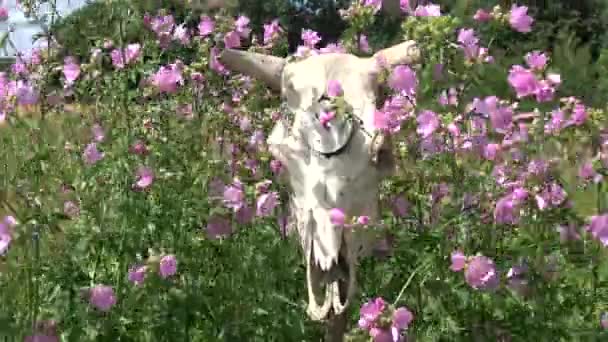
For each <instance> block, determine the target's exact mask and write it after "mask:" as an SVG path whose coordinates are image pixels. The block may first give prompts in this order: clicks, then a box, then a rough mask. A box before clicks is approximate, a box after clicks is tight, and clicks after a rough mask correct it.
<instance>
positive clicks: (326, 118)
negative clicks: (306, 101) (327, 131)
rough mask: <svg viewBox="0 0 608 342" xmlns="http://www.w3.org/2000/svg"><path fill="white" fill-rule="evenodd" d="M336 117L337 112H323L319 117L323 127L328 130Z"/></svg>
mask: <svg viewBox="0 0 608 342" xmlns="http://www.w3.org/2000/svg"><path fill="white" fill-rule="evenodd" d="M335 117H336V112H334V111H329V112H326V111H323V112H321V115H319V121H321V125H323V127H325V128H328V126H329V123H330V121H331V120H333V119H334V118H335Z"/></svg>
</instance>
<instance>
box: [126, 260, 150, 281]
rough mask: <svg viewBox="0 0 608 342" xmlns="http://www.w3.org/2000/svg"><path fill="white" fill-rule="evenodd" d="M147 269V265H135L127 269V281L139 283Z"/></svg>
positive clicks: (144, 276)
mask: <svg viewBox="0 0 608 342" xmlns="http://www.w3.org/2000/svg"><path fill="white" fill-rule="evenodd" d="M147 270H148V266H145V265H135V266H132V267H131V268H130V269H129V281H130V282H132V283H134V284H135V285H138V286H139V285H141V284H143V282H144V279H145V278H146V271H147Z"/></svg>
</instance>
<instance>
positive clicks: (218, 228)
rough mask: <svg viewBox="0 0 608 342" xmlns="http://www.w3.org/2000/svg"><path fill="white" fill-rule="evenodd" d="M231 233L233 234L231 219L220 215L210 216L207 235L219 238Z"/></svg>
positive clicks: (211, 237)
mask: <svg viewBox="0 0 608 342" xmlns="http://www.w3.org/2000/svg"><path fill="white" fill-rule="evenodd" d="M230 234H232V226H231V224H230V221H228V220H226V219H224V218H222V217H219V216H212V217H210V218H209V221H208V222H207V236H208V237H209V238H210V239H217V238H220V237H222V236H227V235H230Z"/></svg>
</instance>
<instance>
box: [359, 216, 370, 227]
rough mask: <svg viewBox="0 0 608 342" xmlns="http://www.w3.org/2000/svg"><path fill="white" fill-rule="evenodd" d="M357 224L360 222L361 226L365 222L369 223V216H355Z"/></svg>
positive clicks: (365, 223)
mask: <svg viewBox="0 0 608 342" xmlns="http://www.w3.org/2000/svg"><path fill="white" fill-rule="evenodd" d="M357 224H360V225H362V226H366V225H367V224H369V216H359V217H357Z"/></svg>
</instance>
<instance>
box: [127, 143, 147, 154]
mask: <svg viewBox="0 0 608 342" xmlns="http://www.w3.org/2000/svg"><path fill="white" fill-rule="evenodd" d="M129 152H130V153H133V154H138V155H142V156H145V155H147V154H148V153H149V150H148V147H147V146H146V143H145V142H143V141H142V140H137V141H135V142H134V143H133V145H131V146H130V147H129Z"/></svg>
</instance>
